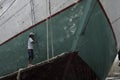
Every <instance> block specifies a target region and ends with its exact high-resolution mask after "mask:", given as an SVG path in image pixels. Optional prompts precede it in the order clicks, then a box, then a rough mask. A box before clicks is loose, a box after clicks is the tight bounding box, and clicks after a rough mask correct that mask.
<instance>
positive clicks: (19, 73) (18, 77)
mask: <svg viewBox="0 0 120 80" xmlns="http://www.w3.org/2000/svg"><path fill="white" fill-rule="evenodd" d="M22 70H23V69H22V68H21V69H19V70H18V74H17V77H16V79H17V80H20V76H21V71H22Z"/></svg>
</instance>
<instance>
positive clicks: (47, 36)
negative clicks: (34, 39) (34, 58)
mask: <svg viewBox="0 0 120 80" xmlns="http://www.w3.org/2000/svg"><path fill="white" fill-rule="evenodd" d="M47 7H48V6H47V0H46V15H47ZM48 34H49V32H48V18H47V19H46V38H47V59H49V40H48V38H49V35H48Z"/></svg>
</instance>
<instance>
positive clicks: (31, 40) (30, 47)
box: [28, 32, 34, 66]
mask: <svg viewBox="0 0 120 80" xmlns="http://www.w3.org/2000/svg"><path fill="white" fill-rule="evenodd" d="M33 44H34V33H33V32H31V33H30V35H29V38H28V55H29V58H28V60H29V61H28V66H31V65H32V61H33V58H34V53H33Z"/></svg>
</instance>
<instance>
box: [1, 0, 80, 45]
mask: <svg viewBox="0 0 120 80" xmlns="http://www.w3.org/2000/svg"><path fill="white" fill-rule="evenodd" d="M80 1H82V0H78V1H77V2H75V3H73V4H71V5H69V6H68V7H66V8H64V9H62V10H60V11H58V12H57V13H55V14H53V15H51V16H49V17H47V18H46V19H50V18H51V17H54V16H56V15H58V14H59V13H61V12H63V11H65V10H67V9H68V8H70V7H72V6H74V5H75V4H77V3H79V2H80ZM46 19H44V20H42V21H40V22H38V23H36V24H35V25H32V26H30V27H29V28H27V29H25V30H23V31H21V32H20V33H18V34H16V35H15V36H13V37H11V38H10V39H8V40H6V41H5V42H3V43H1V44H0V46H1V45H3V44H5V43H7V42H9V41H10V40H12V39H13V38H15V37H17V36H19V35H20V34H22V33H24V32H26V31H28V30H29V29H31V28H33V27H36V26H37V25H39V24H41V23H43V22H45V21H46Z"/></svg>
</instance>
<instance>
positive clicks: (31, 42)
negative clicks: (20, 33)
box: [28, 37, 34, 49]
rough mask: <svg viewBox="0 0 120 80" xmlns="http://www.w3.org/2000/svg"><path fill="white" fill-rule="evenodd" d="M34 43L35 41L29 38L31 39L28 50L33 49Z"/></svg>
mask: <svg viewBox="0 0 120 80" xmlns="http://www.w3.org/2000/svg"><path fill="white" fill-rule="evenodd" d="M33 42H34V40H33V39H32V38H31V37H29V39H28V49H33Z"/></svg>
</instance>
